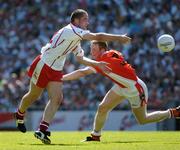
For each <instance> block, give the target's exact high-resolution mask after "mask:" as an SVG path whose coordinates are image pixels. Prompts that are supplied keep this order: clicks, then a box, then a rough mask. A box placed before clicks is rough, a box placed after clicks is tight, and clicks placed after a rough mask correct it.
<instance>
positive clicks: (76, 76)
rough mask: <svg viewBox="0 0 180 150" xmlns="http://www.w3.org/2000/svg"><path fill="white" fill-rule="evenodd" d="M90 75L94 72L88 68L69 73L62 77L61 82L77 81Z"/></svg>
mask: <svg viewBox="0 0 180 150" xmlns="http://www.w3.org/2000/svg"><path fill="white" fill-rule="evenodd" d="M92 73H94V72H93V71H92V70H91V69H90V68H89V67H86V68H83V69H78V70H75V71H73V72H71V73H68V74H65V75H63V78H62V80H63V81H69V80H77V79H79V78H81V77H84V76H86V75H89V74H92Z"/></svg>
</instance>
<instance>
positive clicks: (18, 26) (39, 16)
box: [0, 0, 180, 112]
mask: <svg viewBox="0 0 180 150" xmlns="http://www.w3.org/2000/svg"><path fill="white" fill-rule="evenodd" d="M77 8H83V9H85V10H87V11H88V13H89V18H90V20H89V21H90V25H89V30H90V31H91V32H108V33H116V34H124V33H127V34H128V35H129V36H130V37H132V43H131V44H129V45H121V44H120V43H117V42H111V43H109V47H110V48H111V49H116V50H119V51H121V52H122V53H123V54H124V56H125V58H126V60H127V61H128V62H129V63H131V64H132V66H133V67H134V68H135V69H136V72H137V75H138V76H139V77H140V78H141V79H142V80H143V81H144V82H145V83H146V84H147V87H148V90H149V103H148V108H150V109H164V108H168V107H172V106H177V105H179V104H180V1H179V0H151V1H150V0H73V1H71V0H0V22H1V23H0V112H8V111H10V112H11V111H14V110H15V109H16V108H17V106H18V104H19V102H20V100H21V97H22V96H23V95H24V94H25V92H27V90H28V88H29V87H28V84H29V78H28V77H27V75H26V70H27V67H28V66H29V65H30V64H31V62H32V60H33V59H34V58H35V57H36V56H37V55H38V54H39V53H40V49H41V47H42V46H43V45H45V44H46V42H48V41H49V40H50V38H51V37H52V35H53V34H54V33H55V32H56V31H57V30H58V29H60V28H62V27H63V26H65V25H67V24H68V23H69V22H70V14H71V12H72V11H73V10H75V9H77ZM164 33H166V34H171V35H172V36H173V37H174V38H175V41H176V47H175V49H174V50H173V51H172V52H170V53H162V52H160V51H159V50H158V49H157V38H158V37H159V36H160V35H162V34H164ZM82 47H83V49H84V50H85V55H86V56H88V57H90V55H89V52H90V49H89V42H82ZM82 67H84V66H82V65H79V64H78V63H77V62H76V60H75V58H74V57H73V55H70V56H69V58H68V59H67V61H66V64H65V67H64V70H63V72H64V73H69V72H71V71H73V70H75V69H77V68H82ZM111 86H112V83H111V82H110V81H109V80H108V79H105V78H104V77H102V76H100V75H90V76H87V77H85V78H82V79H80V80H77V81H71V82H66V83H64V87H63V91H64V101H63V104H62V105H61V107H60V109H61V110H95V109H97V106H98V104H99V102H100V101H101V100H102V98H103V97H104V95H105V93H106V92H107V91H108V90H109V89H110V88H111ZM47 100H48V95H47V92H45V93H44V94H43V95H42V97H41V98H40V99H39V100H38V101H37V102H36V103H34V104H33V105H32V106H31V108H30V109H35V110H39V109H43V108H44V107H45V104H46V102H47ZM129 107H130V106H129V104H128V102H127V101H125V102H124V103H122V104H121V105H119V106H118V107H116V108H115V109H117V110H122V109H129Z"/></svg>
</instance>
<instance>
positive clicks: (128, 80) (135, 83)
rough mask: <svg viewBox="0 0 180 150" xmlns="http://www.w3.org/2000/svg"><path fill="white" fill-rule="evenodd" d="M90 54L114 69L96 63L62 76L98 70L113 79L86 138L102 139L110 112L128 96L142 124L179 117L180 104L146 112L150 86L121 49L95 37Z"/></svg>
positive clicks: (77, 75) (66, 77)
mask: <svg viewBox="0 0 180 150" xmlns="http://www.w3.org/2000/svg"><path fill="white" fill-rule="evenodd" d="M91 55H92V57H93V59H95V60H97V61H104V62H107V63H108V67H109V68H111V71H110V72H106V73H105V72H102V71H101V70H100V69H99V68H96V67H95V68H93V67H86V68H84V69H79V70H76V71H73V72H72V73H69V74H66V75H64V76H63V81H67V80H75V79H79V78H80V77H84V76H86V75H88V74H92V73H96V72H99V73H101V74H102V75H104V76H106V77H108V78H109V79H111V80H112V81H113V82H114V86H113V87H112V88H111V89H110V90H109V91H108V92H107V94H106V95H105V97H104V99H103V100H102V102H101V103H100V104H99V107H98V110H97V113H96V115H95V119H94V127H93V131H92V132H91V136H89V137H87V138H86V141H100V136H101V130H102V128H103V126H104V124H105V121H106V118H107V115H108V112H110V111H111V110H112V109H113V108H114V107H116V106H117V105H118V104H120V103H121V102H122V101H124V100H125V99H128V100H129V102H130V104H131V108H132V112H133V113H134V115H135V118H136V120H137V121H138V123H139V124H147V123H152V122H158V121H162V120H164V119H167V118H179V117H180V106H179V107H177V108H171V109H167V110H165V111H155V112H151V113H147V101H148V90H147V87H146V85H145V83H144V82H143V81H142V80H141V79H139V78H138V77H137V75H136V73H135V70H134V69H133V68H132V67H131V65H130V64H128V63H127V62H126V61H125V60H124V57H123V55H122V54H121V53H120V52H118V51H116V50H108V45H107V43H106V42H101V41H92V42H91Z"/></svg>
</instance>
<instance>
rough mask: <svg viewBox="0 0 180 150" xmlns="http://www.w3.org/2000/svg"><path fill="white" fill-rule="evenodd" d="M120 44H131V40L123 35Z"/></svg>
mask: <svg viewBox="0 0 180 150" xmlns="http://www.w3.org/2000/svg"><path fill="white" fill-rule="evenodd" d="M119 42H120V43H122V44H128V43H130V42H131V38H130V37H128V36H127V35H126V34H124V35H121V38H120V39H119Z"/></svg>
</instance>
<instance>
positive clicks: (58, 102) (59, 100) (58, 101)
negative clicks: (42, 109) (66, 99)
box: [50, 95, 63, 106]
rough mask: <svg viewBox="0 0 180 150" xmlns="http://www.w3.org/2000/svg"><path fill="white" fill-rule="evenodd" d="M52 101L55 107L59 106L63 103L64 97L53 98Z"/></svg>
mask: <svg viewBox="0 0 180 150" xmlns="http://www.w3.org/2000/svg"><path fill="white" fill-rule="evenodd" d="M50 100H51V102H52V103H53V104H54V105H55V106H59V105H60V104H61V103H62V100H63V95H56V96H53V97H51V98H50Z"/></svg>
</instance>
